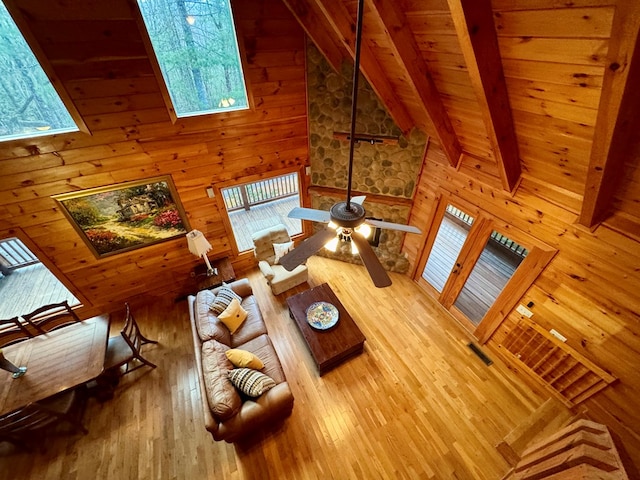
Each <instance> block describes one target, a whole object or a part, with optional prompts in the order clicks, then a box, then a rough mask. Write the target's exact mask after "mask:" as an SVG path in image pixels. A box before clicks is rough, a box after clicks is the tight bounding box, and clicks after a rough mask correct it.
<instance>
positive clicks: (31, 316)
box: [22, 300, 81, 334]
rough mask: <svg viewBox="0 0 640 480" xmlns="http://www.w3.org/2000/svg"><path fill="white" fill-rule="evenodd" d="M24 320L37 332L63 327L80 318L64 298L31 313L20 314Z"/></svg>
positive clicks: (78, 320)
mask: <svg viewBox="0 0 640 480" xmlns="http://www.w3.org/2000/svg"><path fill="white" fill-rule="evenodd" d="M22 318H24V320H25V322H27V324H28V325H30V326H31V327H32V328H34V329H35V330H36V332H37V333H38V334H42V333H47V332H50V331H52V330H55V329H56V328H61V327H65V326H67V325H70V324H72V323H75V322H80V321H81V320H80V318H79V317H78V315H77V314H76V312H74V311H73V309H72V308H71V307H70V306H69V302H68V301H67V300H65V301H64V302H60V303H50V304H48V305H43V306H41V307H39V308H37V309H35V310H34V311H33V312H31V313H27V314H26V315H22Z"/></svg>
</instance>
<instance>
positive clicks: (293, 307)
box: [287, 283, 365, 376]
mask: <svg viewBox="0 0 640 480" xmlns="http://www.w3.org/2000/svg"><path fill="white" fill-rule="evenodd" d="M314 302H328V303H331V304H332V305H334V306H335V307H336V308H337V309H338V312H339V319H338V323H337V324H336V325H334V326H333V327H331V328H330V329H328V330H318V329H316V328H314V327H312V326H311V325H309V322H307V308H308V307H309V306H310V305H311V304H312V303H314ZM287 304H288V306H289V314H290V316H291V318H293V320H295V322H296V324H297V325H298V328H300V332H301V333H302V336H303V338H304V340H305V342H306V343H307V346H308V347H309V350H310V352H311V356H312V357H313V360H314V361H315V363H316V365H317V366H318V371H319V373H320V376H322V375H323V374H325V373H326V372H328V371H329V370H331V369H332V368H334V367H335V366H336V365H338V364H340V363H342V362H344V361H345V360H347V359H348V358H350V357H352V356H355V355H358V354H360V353H362V350H363V349H364V341H365V337H364V335H363V334H362V332H361V331H360V329H359V328H358V326H357V325H356V324H355V322H354V321H353V319H352V318H351V315H349V312H347V310H346V309H345V308H344V306H343V305H342V303H340V300H338V297H336V294H335V293H333V290H331V287H329V285H327V284H326V283H323V284H322V285H320V286H318V287H315V288H312V289H311V290H307V291H304V292H302V293H299V294H297V295H293V296H291V297H289V298H287Z"/></svg>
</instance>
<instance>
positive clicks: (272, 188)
mask: <svg viewBox="0 0 640 480" xmlns="http://www.w3.org/2000/svg"><path fill="white" fill-rule="evenodd" d="M220 193H221V194H222V199H223V200H224V206H225V208H226V210H227V213H228V215H229V221H230V222H231V228H232V229H233V235H234V237H235V239H236V245H237V247H238V251H239V252H244V251H247V250H251V249H252V248H253V240H252V239H251V236H252V235H253V234H254V233H255V232H257V231H259V230H262V229H265V228H270V227H273V226H274V225H277V224H283V225H284V226H285V227H286V228H287V232H288V233H289V236H294V235H298V234H300V233H302V222H301V221H300V220H297V219H295V218H289V217H288V215H289V212H290V211H291V209H292V208H294V207H299V206H300V195H299V189H298V174H297V173H289V174H287V175H280V176H277V177H271V178H266V179H264V180H259V181H257V182H252V183H244V184H242V185H234V186H232V187H225V188H222V189H220Z"/></svg>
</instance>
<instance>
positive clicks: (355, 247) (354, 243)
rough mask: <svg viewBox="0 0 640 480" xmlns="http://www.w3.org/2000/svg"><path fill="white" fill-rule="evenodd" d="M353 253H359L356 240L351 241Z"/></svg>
mask: <svg viewBox="0 0 640 480" xmlns="http://www.w3.org/2000/svg"><path fill="white" fill-rule="evenodd" d="M351 253H352V254H353V255H358V253H360V252H358V247H357V246H356V242H351Z"/></svg>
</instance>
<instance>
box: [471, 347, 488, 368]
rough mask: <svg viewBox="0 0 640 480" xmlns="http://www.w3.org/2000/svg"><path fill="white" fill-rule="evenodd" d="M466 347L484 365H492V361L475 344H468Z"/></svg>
mask: <svg viewBox="0 0 640 480" xmlns="http://www.w3.org/2000/svg"><path fill="white" fill-rule="evenodd" d="M468 347H469V348H470V349H471V350H472V351H473V353H475V354H476V355H477V356H478V357H480V360H482V361H483V362H484V363H485V364H486V365H491V364H492V363H493V360H491V359H490V358H489V357H487V356H486V355H485V354H484V352H483V351H482V350H480V347H478V346H477V345H476V344H475V343H470V344H469V345H468Z"/></svg>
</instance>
